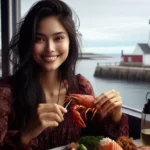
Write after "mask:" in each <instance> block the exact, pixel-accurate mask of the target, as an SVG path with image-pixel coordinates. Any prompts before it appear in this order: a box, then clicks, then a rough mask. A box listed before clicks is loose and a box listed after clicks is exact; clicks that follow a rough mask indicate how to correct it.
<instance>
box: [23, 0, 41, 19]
mask: <svg viewBox="0 0 150 150" xmlns="http://www.w3.org/2000/svg"><path fill="white" fill-rule="evenodd" d="M37 1H39V0H30V1H28V0H27V1H25V0H21V17H23V16H24V15H25V14H26V13H27V12H28V10H29V8H30V7H31V6H32V5H33V4H34V3H36V2H37Z"/></svg>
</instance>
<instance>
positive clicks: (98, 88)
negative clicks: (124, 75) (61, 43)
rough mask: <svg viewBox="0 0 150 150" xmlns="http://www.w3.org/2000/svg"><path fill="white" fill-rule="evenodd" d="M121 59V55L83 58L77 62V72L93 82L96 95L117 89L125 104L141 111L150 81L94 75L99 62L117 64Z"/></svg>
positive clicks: (148, 90) (149, 90) (149, 87)
mask: <svg viewBox="0 0 150 150" xmlns="http://www.w3.org/2000/svg"><path fill="white" fill-rule="evenodd" d="M120 60H121V57H120V56H115V57H112V58H99V59H82V60H79V61H78V63H77V67H76V70H77V71H76V73H81V74H82V75H84V76H85V77H86V78H87V79H88V80H89V81H90V82H91V84H92V86H93V89H94V91H95V94H96V95H100V94H101V93H103V92H106V91H108V90H111V89H115V90H116V91H118V92H119V93H120V95H121V97H122V101H123V105H126V106H128V107H132V108H135V109H139V110H140V111H141V110H142V109H143V107H144V104H145V103H146V94H147V93H148V92H150V83H146V82H140V81H125V80H120V79H116V80H113V79H104V78H103V79H102V78H95V77H94V71H95V68H96V66H97V63H99V65H103V66H105V65H115V64H118V62H119V61H120Z"/></svg>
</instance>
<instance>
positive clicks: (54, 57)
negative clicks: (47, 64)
mask: <svg viewBox="0 0 150 150" xmlns="http://www.w3.org/2000/svg"><path fill="white" fill-rule="evenodd" d="M44 59H45V60H46V61H54V60H56V59H57V56H52V57H44Z"/></svg>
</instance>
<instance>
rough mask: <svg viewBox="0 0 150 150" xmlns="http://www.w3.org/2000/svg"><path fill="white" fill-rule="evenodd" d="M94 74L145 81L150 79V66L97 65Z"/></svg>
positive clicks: (102, 76) (96, 75) (103, 76)
mask: <svg viewBox="0 0 150 150" xmlns="http://www.w3.org/2000/svg"><path fill="white" fill-rule="evenodd" d="M94 76H95V77H101V78H114V79H123V80H133V81H146V82H147V81H150V68H147V67H125V66H99V65H97V67H96V69H95V72H94Z"/></svg>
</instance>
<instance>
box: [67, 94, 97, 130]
mask: <svg viewBox="0 0 150 150" xmlns="http://www.w3.org/2000/svg"><path fill="white" fill-rule="evenodd" d="M94 99H95V98H94V96H93V95H84V94H69V95H68V96H67V100H69V101H74V102H75V104H73V105H72V106H71V112H72V116H73V119H74V122H75V123H76V124H77V125H79V126H80V127H82V128H85V127H86V124H85V122H84V121H83V119H82V117H81V115H80V113H79V112H78V111H79V110H80V109H83V110H84V113H85V119H87V116H86V114H87V112H88V111H89V110H90V111H92V112H93V114H92V119H93V117H94V116H95V113H96V112H97V108H96V107H95V104H94V103H93V101H94Z"/></svg>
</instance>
